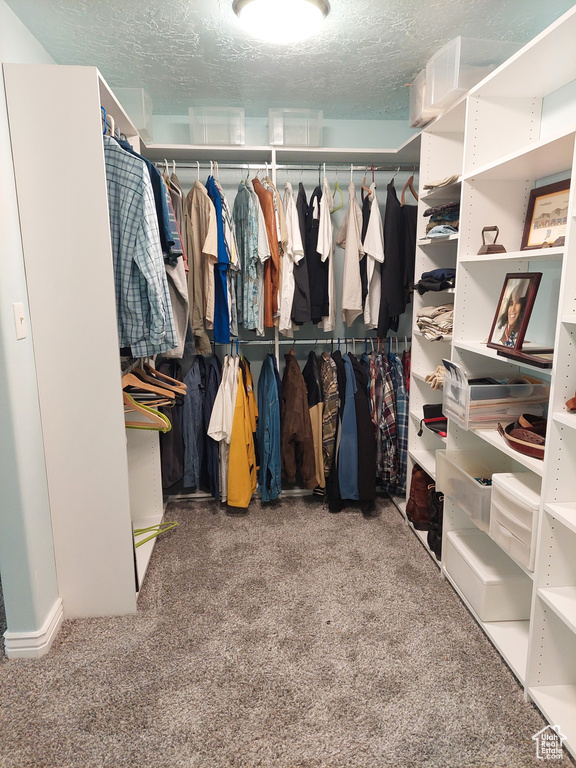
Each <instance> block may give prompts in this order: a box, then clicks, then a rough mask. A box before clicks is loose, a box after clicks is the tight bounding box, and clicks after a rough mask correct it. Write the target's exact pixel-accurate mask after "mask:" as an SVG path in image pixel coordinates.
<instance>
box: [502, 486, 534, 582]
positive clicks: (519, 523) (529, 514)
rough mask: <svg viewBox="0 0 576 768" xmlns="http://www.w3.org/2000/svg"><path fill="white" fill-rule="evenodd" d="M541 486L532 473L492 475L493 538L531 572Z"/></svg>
mask: <svg viewBox="0 0 576 768" xmlns="http://www.w3.org/2000/svg"><path fill="white" fill-rule="evenodd" d="M540 486H541V480H540V478H539V477H538V476H537V475H533V474H532V473H531V472H518V473H497V474H494V475H492V497H491V506H490V536H491V537H492V538H493V539H494V541H495V542H496V543H497V544H498V545H499V546H500V547H502V549H503V550H504V551H505V552H507V553H508V554H509V555H510V557H512V558H513V559H514V560H515V561H516V562H517V563H520V564H521V565H523V566H524V567H525V568H527V569H528V570H529V571H533V570H534V560H535V557H536V537H537V534H538V512H539V509H540Z"/></svg>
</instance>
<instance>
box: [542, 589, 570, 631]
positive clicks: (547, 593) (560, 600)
mask: <svg viewBox="0 0 576 768" xmlns="http://www.w3.org/2000/svg"><path fill="white" fill-rule="evenodd" d="M538 597H540V599H541V600H543V601H544V602H545V603H546V605H547V606H548V607H549V608H551V609H552V610H553V611H554V613H555V614H556V615H557V616H558V618H560V619H561V620H562V621H563V622H564V624H566V626H567V627H568V628H569V629H571V630H572V632H575V633H576V586H573V587H545V588H543V589H539V590H538Z"/></svg>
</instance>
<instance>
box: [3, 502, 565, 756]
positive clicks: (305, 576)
mask: <svg viewBox="0 0 576 768" xmlns="http://www.w3.org/2000/svg"><path fill="white" fill-rule="evenodd" d="M379 512H380V514H379V516H378V517H376V518H372V519H365V518H363V517H362V515H361V514H360V513H359V512H357V511H346V512H343V513H341V514H339V515H330V514H329V513H328V512H327V511H326V509H325V508H323V507H322V506H321V504H318V503H317V502H316V501H315V500H314V501H310V500H304V499H297V500H294V499H290V500H285V501H283V502H281V503H279V504H276V505H274V506H268V507H265V506H261V505H260V504H259V503H255V504H254V505H253V508H251V509H250V513H249V514H248V515H246V516H241V517H238V516H229V515H227V514H226V513H225V512H224V511H223V510H222V509H221V508H220V507H218V506H216V505H215V504H214V503H211V502H210V503H208V502H206V503H195V504H188V503H185V502H179V503H172V504H170V505H169V507H168V509H167V513H166V519H168V520H177V521H178V522H179V526H178V527H177V528H176V529H175V530H173V531H171V532H169V533H167V534H165V535H164V537H163V538H161V539H159V541H158V543H157V545H156V547H155V550H154V554H153V557H152V561H151V563H150V567H149V571H148V574H147V577H146V581H145V584H144V588H143V590H142V594H141V596H140V601H139V611H138V613H137V614H136V615H134V616H123V617H119V618H105V619H86V620H76V621H68V622H65V623H64V626H63V628H62V630H61V632H60V634H59V636H58V638H57V640H56V642H55V644H54V646H53V648H52V651H51V653H50V654H49V655H48V656H46V657H44V658H42V659H39V660H18V661H7V660H6V659H4V660H3V661H2V662H1V663H0V690H1V695H0V766H1V767H2V768H29V767H31V766H34V768H97V767H100V766H106V768H108V767H109V768H149V767H150V766H154V768H181V767H184V766H186V767H190V768H192V767H193V768H255V767H256V766H261V767H262V768H344V766H346V767H350V768H385V767H386V768H387V767H388V766H390V767H393V768H412V767H414V768H415V767H416V766H418V767H419V768H420V767H421V766H426V767H427V768H466V767H467V766H482V768H496V767H497V766H498V767H500V766H501V767H502V768H528V767H529V766H536V765H538V764H539V762H541V761H538V760H537V759H536V757H535V749H534V742H533V741H532V739H531V737H532V735H533V734H534V733H536V732H537V731H538V730H540V728H542V727H543V726H544V725H545V724H546V723H545V721H544V720H543V719H542V717H541V716H540V714H539V713H538V711H537V710H536V709H535V708H534V707H533V706H532V705H531V704H527V703H525V702H524V700H523V695H522V690H521V688H520V686H519V685H518V683H517V682H516V680H515V678H514V677H513V675H512V674H511V672H510V671H509V669H508V668H507V666H506V665H505V664H504V662H503V661H502V660H501V658H500V656H499V654H498V653H497V651H495V650H494V648H493V647H492V646H491V644H490V643H489V642H488V640H487V639H486V637H485V635H484V634H483V632H482V631H481V630H480V629H479V627H478V626H477V625H476V623H475V622H474V620H473V619H472V618H471V616H470V615H469V613H468V612H467V610H466V609H465V608H464V607H463V605H462V603H461V602H460V600H459V599H458V597H457V596H456V594H455V593H454V591H453V590H452V588H451V587H450V586H449V585H448V583H447V582H446V581H444V580H443V579H442V578H441V576H440V573H439V570H438V569H437V568H436V566H435V565H434V563H433V562H432V561H431V559H430V558H429V557H428V555H427V554H426V553H425V552H424V550H423V549H422V547H421V545H420V543H419V542H418V541H417V539H416V537H415V536H414V535H413V534H412V533H411V532H410V531H409V530H408V528H407V526H406V525H405V523H404V522H403V520H402V519H401V517H400V515H399V514H398V512H397V511H396V510H395V508H394V507H392V505H391V504H390V503H389V502H380V503H379ZM562 764H564V765H566V766H568V765H570V764H571V761H570V760H569V758H568V757H565V758H564V760H563V761H562Z"/></svg>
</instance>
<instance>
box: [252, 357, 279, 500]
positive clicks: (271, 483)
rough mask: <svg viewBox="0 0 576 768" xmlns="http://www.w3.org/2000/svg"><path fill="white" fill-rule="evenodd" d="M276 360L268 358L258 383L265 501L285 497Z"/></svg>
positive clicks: (261, 490)
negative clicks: (282, 494)
mask: <svg viewBox="0 0 576 768" xmlns="http://www.w3.org/2000/svg"><path fill="white" fill-rule="evenodd" d="M276 375H277V370H276V358H275V357H274V356H273V355H266V357H265V359H264V362H263V363H262V368H261V370H260V377H259V379H258V425H257V436H258V450H259V454H260V468H259V470H258V491H259V493H260V497H261V499H262V501H271V500H273V499H277V498H278V497H279V496H280V494H281V493H282V472H281V461H282V459H281V454H280V400H281V393H279V389H278V385H277V379H276Z"/></svg>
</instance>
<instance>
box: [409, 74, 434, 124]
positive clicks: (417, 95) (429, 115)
mask: <svg viewBox="0 0 576 768" xmlns="http://www.w3.org/2000/svg"><path fill="white" fill-rule="evenodd" d="M425 99H426V70H425V69H423V70H422V71H421V72H420V73H419V74H418V75H416V77H415V79H414V82H413V83H412V85H411V86H410V122H409V125H410V128H423V127H424V126H425V125H428V123H429V122H430V121H431V120H433V119H434V118H435V117H437V116H438V115H439V114H440V112H441V110H440V109H434V107H426V106H425Z"/></svg>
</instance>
